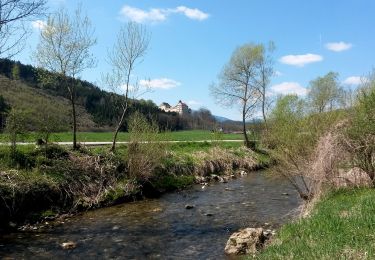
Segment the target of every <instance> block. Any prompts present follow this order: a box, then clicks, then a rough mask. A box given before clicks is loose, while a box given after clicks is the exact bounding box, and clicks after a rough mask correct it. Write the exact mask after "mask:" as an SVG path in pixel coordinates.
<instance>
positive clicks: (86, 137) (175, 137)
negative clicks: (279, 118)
mask: <svg viewBox="0 0 375 260" xmlns="http://www.w3.org/2000/svg"><path fill="white" fill-rule="evenodd" d="M160 135H161V137H160V139H162V140H166V141H204V140H208V141H211V140H212V141H214V140H242V138H243V137H242V135H240V134H214V133H212V132H211V131H203V130H191V131H178V132H167V133H161V134H160ZM36 136H37V135H36V134H33V133H31V134H28V135H26V136H24V137H23V138H22V139H21V140H22V141H25V142H34V141H35V140H36ZM112 137H113V133H112V132H78V133H77V140H78V142H109V141H112ZM1 139H2V140H3V141H6V140H7V135H6V134H2V135H1ZM128 140H129V133H125V132H120V133H119V135H118V139H117V141H128ZM50 141H53V142H69V141H72V133H69V132H64V133H55V134H53V135H52V136H51V138H50Z"/></svg>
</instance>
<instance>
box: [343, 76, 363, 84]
mask: <svg viewBox="0 0 375 260" xmlns="http://www.w3.org/2000/svg"><path fill="white" fill-rule="evenodd" d="M366 80H367V78H365V77H359V76H351V77H347V78H346V79H345V80H344V81H343V82H342V83H344V84H346V85H360V84H362V83H364V82H365V81H366Z"/></svg>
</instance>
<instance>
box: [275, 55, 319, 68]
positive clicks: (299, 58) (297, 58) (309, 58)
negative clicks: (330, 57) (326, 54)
mask: <svg viewBox="0 0 375 260" xmlns="http://www.w3.org/2000/svg"><path fill="white" fill-rule="evenodd" d="M322 60H323V57H322V56H320V55H317V54H311V53H307V54H302V55H286V56H283V57H281V58H280V60H279V61H280V62H281V63H284V64H288V65H293V66H297V67H303V66H305V65H306V64H309V63H313V62H318V61H322Z"/></svg>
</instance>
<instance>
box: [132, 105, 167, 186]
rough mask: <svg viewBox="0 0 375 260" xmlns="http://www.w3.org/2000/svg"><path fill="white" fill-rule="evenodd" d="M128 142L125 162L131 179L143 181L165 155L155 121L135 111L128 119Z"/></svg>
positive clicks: (149, 175)
mask: <svg viewBox="0 0 375 260" xmlns="http://www.w3.org/2000/svg"><path fill="white" fill-rule="evenodd" d="M129 133H130V143H129V146H128V151H127V162H128V169H129V175H130V178H131V179H134V180H137V181H140V182H143V181H147V180H148V179H149V178H150V177H151V176H152V174H153V172H154V170H155V168H156V167H157V166H158V165H160V163H161V161H162V159H163V158H164V157H165V155H166V145H165V143H164V142H162V141H161V135H160V134H158V133H159V128H158V125H157V123H156V122H154V121H151V122H149V121H148V120H147V118H146V117H145V116H144V115H143V114H141V113H139V112H135V113H134V114H133V115H132V116H131V117H130V119H129Z"/></svg>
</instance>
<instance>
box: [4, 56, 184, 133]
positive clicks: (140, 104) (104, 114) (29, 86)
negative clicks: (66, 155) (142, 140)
mask: <svg viewBox="0 0 375 260" xmlns="http://www.w3.org/2000/svg"><path fill="white" fill-rule="evenodd" d="M40 75H43V76H45V77H48V78H52V79H55V80H53V81H50V82H48V83H45V82H42V81H41V80H40ZM0 76H1V82H0V89H1V90H0V96H3V97H4V98H5V101H6V102H7V103H9V105H10V107H11V108H18V109H27V110H31V111H40V109H41V108H42V107H46V106H47V104H53V106H51V108H48V109H45V110H47V111H50V112H51V113H50V114H51V115H53V116H58V117H59V120H60V119H61V120H60V121H61V122H62V123H63V122H65V123H66V122H70V115H69V114H70V112H69V111H70V105H69V100H68V96H67V94H68V93H67V91H66V89H65V88H64V87H62V86H61V85H60V84H59V77H58V76H56V75H54V74H52V73H50V72H48V71H44V70H42V69H39V68H35V67H33V66H31V65H24V64H22V63H20V62H16V61H12V60H8V59H0ZM74 84H75V85H76V90H77V93H76V94H77V97H76V100H77V104H78V106H79V109H78V110H79V111H78V112H79V121H80V130H94V129H93V128H94V127H95V128H96V129H95V130H98V129H103V128H104V129H112V128H113V127H114V125H115V124H116V122H117V118H118V116H119V114H120V113H119V112H120V111H119V109H118V107H119V106H118V105H117V104H118V100H119V98H120V96H119V95H117V94H115V93H111V92H107V91H104V90H101V89H100V88H99V87H97V86H95V85H94V84H92V83H90V82H87V81H84V80H79V79H78V80H74ZM134 110H138V111H140V112H141V113H143V114H144V115H146V116H147V117H148V118H149V119H150V120H151V119H153V120H156V121H157V122H158V124H159V126H160V127H161V128H162V129H168V130H182V129H187V128H188V127H187V124H186V123H185V120H184V119H182V118H180V117H179V116H178V115H177V114H176V113H165V112H163V111H161V110H159V108H158V107H157V105H156V104H155V103H153V102H152V101H151V100H142V99H141V100H132V102H131V106H130V109H129V114H131V113H132V111H134ZM52 112H53V113H52ZM126 128H127V126H126V125H125V126H124V128H123V130H126Z"/></svg>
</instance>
